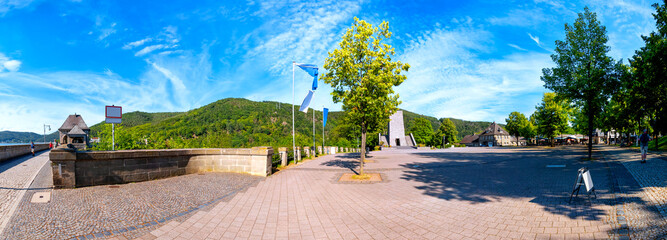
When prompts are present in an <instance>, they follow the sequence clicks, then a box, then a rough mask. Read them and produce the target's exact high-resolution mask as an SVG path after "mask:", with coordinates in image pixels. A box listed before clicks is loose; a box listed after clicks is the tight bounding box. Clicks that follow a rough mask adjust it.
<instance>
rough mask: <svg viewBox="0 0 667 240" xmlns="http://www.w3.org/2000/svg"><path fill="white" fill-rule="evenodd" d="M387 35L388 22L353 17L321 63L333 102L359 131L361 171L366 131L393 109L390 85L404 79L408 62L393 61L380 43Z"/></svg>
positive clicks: (376, 126) (391, 52) (386, 46)
mask: <svg viewBox="0 0 667 240" xmlns="http://www.w3.org/2000/svg"><path fill="white" fill-rule="evenodd" d="M390 37H391V32H390V31H389V23H387V22H385V21H383V22H382V23H381V24H380V26H379V27H373V26H372V25H371V24H370V23H367V22H366V21H363V20H359V19H358V18H354V24H353V25H352V26H351V27H350V28H349V29H347V31H346V32H345V34H344V35H343V39H342V41H341V42H340V44H339V47H338V48H337V49H335V50H334V51H333V52H329V56H328V57H327V59H326V61H325V62H324V68H325V69H326V70H327V72H326V74H325V75H324V76H323V77H322V79H323V80H324V82H325V83H327V84H330V85H331V87H332V88H333V92H332V93H331V95H332V96H333V101H334V102H335V103H339V102H342V103H343V110H344V112H345V114H346V119H348V120H349V121H351V122H352V123H353V124H355V125H358V126H359V128H360V132H361V148H362V154H361V171H360V174H363V162H364V160H365V147H366V133H367V132H375V131H376V130H377V129H379V128H382V127H383V126H385V125H387V123H388V121H389V116H390V115H391V114H393V113H394V112H396V110H397V108H396V107H397V106H398V104H400V101H399V100H398V97H399V96H398V94H394V90H393V87H394V86H398V85H400V84H401V83H403V81H404V80H405V78H406V77H405V75H402V73H403V71H408V69H409V68H410V65H408V64H407V63H401V62H400V61H393V60H392V58H391V57H392V56H393V55H394V54H395V52H394V48H393V47H391V46H390V45H389V44H386V43H384V42H385V41H386V40H387V39H389V38H390Z"/></svg>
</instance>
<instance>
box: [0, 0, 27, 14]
mask: <svg viewBox="0 0 667 240" xmlns="http://www.w3.org/2000/svg"><path fill="white" fill-rule="evenodd" d="M32 2H33V0H2V1H0V17H2V16H4V15H5V14H6V13H7V12H9V11H11V10H14V9H21V8H25V7H27V6H29V5H30V4H31V3H32Z"/></svg>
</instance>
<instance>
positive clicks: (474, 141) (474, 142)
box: [460, 134, 480, 147]
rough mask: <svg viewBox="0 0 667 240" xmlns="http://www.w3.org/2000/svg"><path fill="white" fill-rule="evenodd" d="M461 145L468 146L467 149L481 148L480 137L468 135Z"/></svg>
mask: <svg viewBox="0 0 667 240" xmlns="http://www.w3.org/2000/svg"><path fill="white" fill-rule="evenodd" d="M460 143H461V144H464V145H466V147H479V146H480V145H479V135H477V134H473V135H467V136H465V137H463V139H462V140H461V142H460Z"/></svg>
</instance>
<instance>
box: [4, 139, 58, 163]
mask: <svg viewBox="0 0 667 240" xmlns="http://www.w3.org/2000/svg"><path fill="white" fill-rule="evenodd" d="M47 149H49V144H48V143H40V144H35V152H39V151H42V150H47ZM27 154H30V144H22V145H10V146H0V162H4V161H6V160H9V159H12V158H15V157H20V156H23V155H27Z"/></svg>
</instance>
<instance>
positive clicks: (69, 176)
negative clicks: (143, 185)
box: [49, 147, 273, 188]
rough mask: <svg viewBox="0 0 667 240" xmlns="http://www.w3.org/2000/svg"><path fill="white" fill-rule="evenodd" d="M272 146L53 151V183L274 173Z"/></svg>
mask: <svg viewBox="0 0 667 240" xmlns="http://www.w3.org/2000/svg"><path fill="white" fill-rule="evenodd" d="M271 155H273V148H271V147H254V148H252V149H249V148H244V149H160V150H122V151H95V152H77V151H76V150H74V149H68V148H60V149H55V150H53V151H51V154H50V156H49V157H50V159H51V162H52V164H51V166H52V171H53V185H54V186H55V187H60V188H73V187H82V186H94V185H105V184H120V183H130V182H141V181H148V180H155V179H160V178H167V177H172V176H179V175H184V174H191V173H200V172H238V173H248V174H252V175H257V176H268V175H269V174H271Z"/></svg>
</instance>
